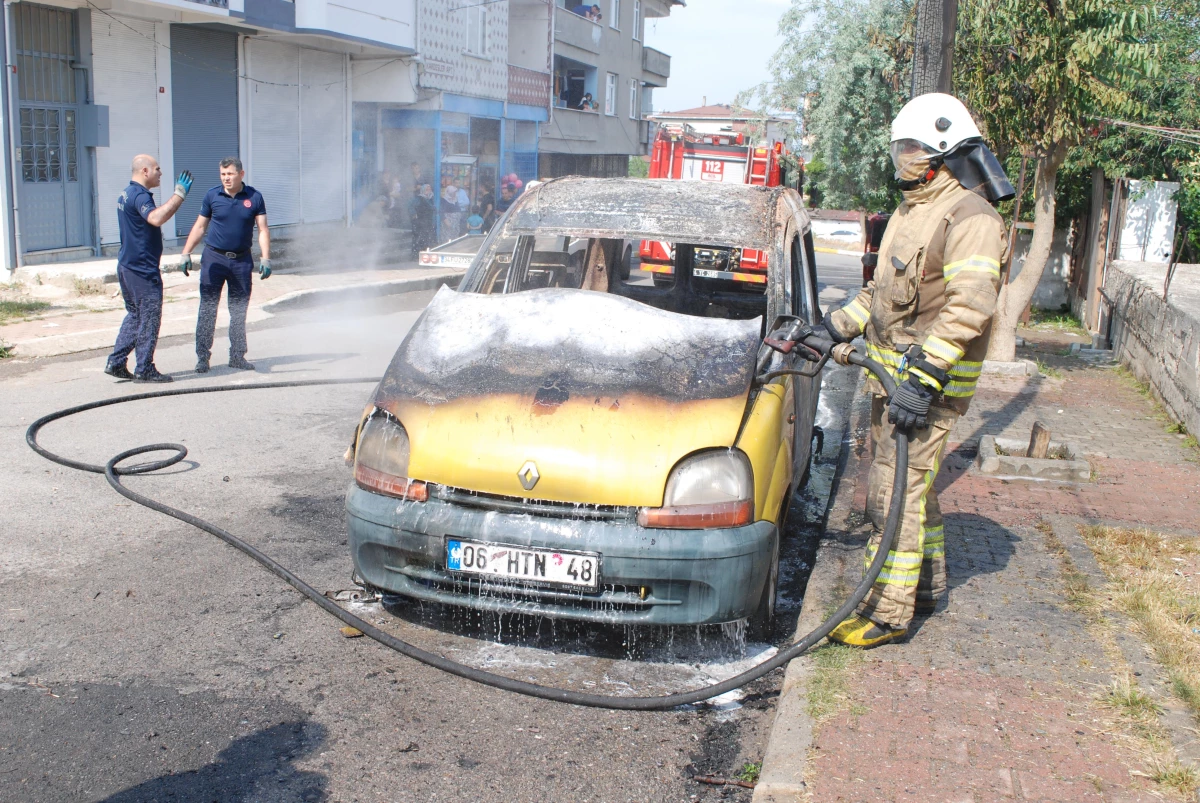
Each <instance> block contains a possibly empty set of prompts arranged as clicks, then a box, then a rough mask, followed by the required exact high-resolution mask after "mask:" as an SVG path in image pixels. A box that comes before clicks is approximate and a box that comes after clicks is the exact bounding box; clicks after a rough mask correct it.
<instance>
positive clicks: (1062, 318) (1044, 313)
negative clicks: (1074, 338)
mask: <svg viewBox="0 0 1200 803" xmlns="http://www.w3.org/2000/svg"><path fill="white" fill-rule="evenodd" d="M1029 328H1030V329H1037V330H1040V331H1043V332H1063V333H1064V334H1073V335H1080V336H1081V337H1087V336H1088V331H1087V329H1085V328H1083V324H1081V323H1080V322H1079V319H1078V318H1076V317H1075V316H1074V315H1072V314H1071V313H1070V312H1067V311H1065V310H1061V309H1060V310H1044V309H1035V310H1032V311H1031V312H1030V313H1029Z"/></svg>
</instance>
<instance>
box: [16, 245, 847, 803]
mask: <svg viewBox="0 0 1200 803" xmlns="http://www.w3.org/2000/svg"><path fill="white" fill-rule="evenodd" d="M821 256H822V257H826V258H827V260H828V263H830V264H829V266H828V267H827V265H826V261H827V260H826V259H822V261H821V262H820V263H819V266H820V268H821V271H822V279H823V281H824V280H825V278H826V276H828V277H829V278H828V280H829V281H830V282H837V281H842V279H840V278H838V277H841V275H842V273H845V272H846V271H847V270H848V268H847V266H846V265H840V267H838V268H836V269H835V266H834V265H833V264H832V263H833V262H834V261H835V260H842V261H845V262H854V260H851V259H849V258H844V257H833V256H832V255H821ZM852 278H853V282H854V285H856V284H857V281H858V278H857V275H855V276H853V277H852ZM852 286H853V285H852ZM838 292H842V291H838V290H837V289H836V288H833V287H830V288H827V289H826V290H825V292H824V293H823V298H825V299H826V300H827V301H829V300H834V298H833V297H834V296H837V294H838ZM842 297H844V292H842ZM428 298H429V294H411V295H407V296H398V297H393V298H390V299H384V300H381V301H379V302H377V303H375V304H371V305H363V304H361V303H358V304H355V305H353V307H349V308H342V309H338V308H326V309H323V310H320V311H319V312H306V313H292V314H289V315H286V316H282V317H278V318H275V319H272V320H270V321H267V322H265V323H263V324H260V325H258V326H256V327H252V328H251V333H250V343H251V354H250V355H249V356H250V357H251V359H253V360H254V361H255V363H256V365H257V366H258V370H257V371H256V372H255V373H253V374H249V373H237V372H232V371H229V370H228V369H225V368H214V371H213V372H212V373H211V374H209V375H207V376H205V377H199V376H196V375H195V374H192V373H191V371H190V368H191V366H192V365H193V363H194V356H193V354H192V350H191V344H190V342H176V343H164V344H163V345H162V346H161V347H160V350H159V354H158V358H157V364H158V366H159V368H160V370H163V371H167V372H171V373H174V374H175V375H176V377H177V384H176V386H179V385H183V386H194V385H204V384H223V383H227V382H231V381H236V382H244V383H246V384H253V383H255V382H261V381H274V380H281V379H304V378H315V377H331V376H337V377H351V376H375V375H378V374H379V373H381V372H382V370H383V368H384V367H385V366H386V363H387V361H388V359H389V358H390V356H391V354H392V352H393V350H394V348H395V346H396V345H397V344H398V343H399V341H400V339H401V338H402V337H403V335H404V333H405V332H406V331H407V329H408V327H409V326H410V325H411V324H412V322H413V321H414V320H415V318H416V316H417V314H419V311H420V309H421V308H422V307H423V305H424V303H425V302H426V301H427V300H428ZM217 347H218V349H221V348H224V341H223V340H221V339H218V344H217ZM102 367H103V356H102V355H98V354H94V353H93V354H90V355H76V356H75V357H71V358H60V359H55V360H45V361H37V362H32V363H21V362H17V361H12V360H9V361H5V362H4V363H0V386H2V387H3V399H4V405H3V408H2V409H0V489H3V491H2V493H3V495H4V505H3V509H2V510H0V645H2V646H0V711H3V712H4V715H3V716H0V785H2V788H3V789H4V791H3V793H0V798H3V799H4V800H14V801H63V800H72V801H121V803H132V801H162V800H184V801H207V800H219V801H297V800H330V801H347V802H349V801H384V800H389V801H393V800H394V801H400V800H403V801H409V800H412V801H426V800H456V801H459V800H489V801H506V800H514V801H516V800H523V801H529V800H547V801H550V800H553V801H576V800H578V801H601V800H603V801H625V800H630V801H659V800H662V801H688V800H720V799H734V800H747V799H748V798H749V793H748V792H746V791H745V790H734V789H732V788H725V789H721V788H714V787H711V786H705V785H701V784H698V783H696V782H695V781H693V780H691V776H692V775H693V774H704V773H714V774H718V775H733V774H736V773H737V772H738V771H739V770H740V769H741V768H742V767H743V766H744V765H745V763H746V762H753V761H758V760H760V759H761V756H762V752H763V747H764V744H765V739H766V736H767V732H768V729H769V726H770V721H771V712H772V710H773V705H774V700H775V697H776V695H777V692H778V684H779V681H780V678H781V672H776V673H774V674H773V675H771V676H768V677H767V678H765V679H763V680H762V681H760V682H758V683H756V684H754V685H753V686H752V687H750V688H748V689H746V690H744V691H743V692H742V693H741V694H735V695H731V696H730V697H729V698H727V699H724V700H720V701H717V703H716V704H714V705H707V706H701V707H696V708H693V709H690V710H686V711H673V712H669V713H617V712H608V711H597V710H591V709H580V708H575V707H570V706H564V705H560V704H555V703H548V702H541V701H536V700H530V699H526V698H523V697H518V696H514V695H509V694H505V693H502V692H499V691H495V690H492V689H490V688H486V687H482V686H478V685H474V684H471V683H468V682H466V681H462V680H458V679H455V678H452V677H448V676H444V675H442V674H440V673H438V672H436V671H434V670H432V669H429V668H427V667H424V666H421V665H419V664H416V663H414V662H412V661H410V660H408V659H405V658H402V657H400V656H397V655H395V654H391V653H389V652H388V651H386V650H385V649H383V648H381V647H380V646H379V645H377V644H375V643H374V642H371V641H369V640H367V639H363V638H359V639H347V638H344V637H343V636H342V635H341V634H340V632H339V629H338V623H336V622H335V621H334V620H332V619H331V618H329V617H328V616H326V615H325V614H324V613H322V612H320V611H319V610H318V609H316V607H315V606H313V605H311V604H308V603H306V602H304V601H302V599H301V598H300V596H299V595H298V594H297V593H295V592H294V591H292V590H291V589H290V588H289V587H287V586H285V585H283V584H282V583H281V582H279V581H278V580H276V579H275V578H273V577H271V576H269V575H267V574H266V573H265V572H264V571H262V570H261V569H259V568H258V567H257V566H256V565H255V564H253V563H251V562H250V561H249V560H247V559H245V558H244V557H243V556H241V555H240V554H238V553H236V552H234V551H233V550H231V549H230V548H228V547H226V546H225V545H224V544H222V543H220V542H219V541H217V540H216V539H214V538H212V537H211V536H208V535H206V534H204V533H201V532H199V531H197V530H194V529H192V528H190V527H188V526H186V525H184V524H182V523H179V522H176V521H173V520H171V519H168V518H165V517H163V516H160V515H158V514H156V513H154V512H152V511H149V510H146V509H144V508H141V507H138V506H134V505H132V504H131V503H129V502H127V501H126V500H125V499H123V498H122V497H120V496H118V495H116V494H115V493H113V492H112V491H111V489H109V488H108V486H107V484H106V483H105V481H104V479H103V477H100V476H95V475H85V474H80V473H78V472H74V471H71V470H69V469H66V468H61V467H59V466H56V465H53V464H50V463H48V462H46V461H44V460H42V459H41V458H40V457H38V456H37V455H35V454H34V453H33V452H31V451H30V450H29V449H28V448H27V447H26V446H25V444H24V430H25V428H26V427H27V426H28V424H29V423H30V422H31V421H32V420H33V419H34V418H36V417H38V416H39V415H42V414H43V413H45V412H47V411H50V410H53V409H57V408H60V407H65V406H69V405H73V404H77V403H80V402H82V401H88V400H93V399H98V398H104V397H107V396H110V395H116V394H130V393H134V392H138V391H141V390H143V389H144V386H141V385H137V386H135V385H131V384H117V383H114V382H113V381H112V380H111V379H109V378H108V377H106V376H104V375H103V374H102V373H101V369H102ZM852 384H853V381H852V378H851V374H850V372H849V371H847V370H844V369H843V370H835V371H832V372H830V373H829V374H828V375H827V377H826V396H825V398H824V401H823V405H822V420H821V422H822V423H823V424H824V425H825V426H827V427H829V428H830V429H831V431H833V430H834V429H836V427H837V426H838V423H837V422H838V421H839V420H840V415H841V413H840V412H839V411H840V410H842V409H843V408H844V407H845V401H846V397H847V395H848V394H849V392H850V387H851V386H852ZM369 391H370V386H369V385H356V386H340V387H328V388H308V389H299V390H264V391H258V392H255V391H249V392H244V393H236V394H217V395H213V396H201V397H191V398H180V399H170V400H163V401H157V402H156V401H150V402H135V403H132V404H130V405H127V406H122V407H119V408H115V409H107V410H101V411H96V412H93V413H89V414H86V415H84V416H81V417H79V418H76V419H72V420H69V421H67V422H62V423H59V424H55V425H51V427H50V428H49V429H47V430H46V432H45V436H44V443H45V445H46V446H47V447H48V448H50V449H53V450H55V451H59V452H62V453H66V454H68V455H71V456H74V457H77V458H81V459H85V460H88V461H92V462H104V460H105V459H106V458H107V457H109V456H111V455H112V454H115V453H116V452H118V451H120V450H123V449H125V448H129V447H131V446H134V445H139V444H143V443H151V442H159V441H181V442H183V443H185V444H186V445H187V446H188V448H189V449H190V450H191V453H190V456H189V460H188V461H187V462H185V463H182V464H180V465H179V466H176V467H175V468H174V469H171V470H169V471H167V472H164V473H163V474H161V475H156V476H148V477H141V478H132V479H130V480H129V481H128V482H129V484H130V485H131V486H132V487H134V488H136V489H138V490H140V491H143V492H145V493H148V494H150V495H153V496H155V497H157V498H160V499H162V500H164V501H166V502H168V503H170V504H173V505H175V506H178V507H182V508H185V509H187V510H189V511H192V512H194V513H196V514H198V515H201V516H204V517H206V518H209V519H211V520H213V521H215V522H217V523H219V524H221V525H222V526H224V527H226V528H228V529H230V530H232V531H234V532H236V533H238V534H241V535H243V536H245V537H246V538H247V539H248V540H250V541H252V542H253V543H255V544H256V545H258V546H259V547H261V548H262V549H263V550H265V551H266V552H268V553H269V554H271V555H273V556H275V557H276V558H278V559H280V560H281V561H282V562H283V563H284V564H286V565H288V566H289V567H291V568H293V569H294V570H295V571H297V573H298V574H299V575H301V576H302V577H304V578H305V579H306V580H308V581H309V582H310V583H312V584H313V585H314V586H316V587H317V588H318V589H321V590H329V591H339V590H345V589H349V588H351V583H350V579H349V574H350V563H349V557H348V555H347V552H346V547H345V525H344V519H343V512H342V497H343V493H344V490H345V487H346V485H347V483H348V481H349V473H348V470H347V469H346V468H345V467H344V466H343V464H342V461H341V455H342V452H343V451H344V449H345V447H346V445H347V443H348V441H349V439H350V437H351V435H352V432H353V429H354V426H355V423H356V421H357V417H358V414H359V412H360V411H361V409H362V406H363V405H364V404H365V403H366V401H367V395H368V392H369ZM826 446H827V448H826V450H825V452H824V453H823V454H822V455H821V457H820V458H819V459H818V462H817V464H816V466H815V467H814V474H813V482H812V483H811V484H810V489H809V491H808V492H806V494H805V495H804V496H802V497H798V498H797V499H796V501H795V505H796V510H795V511H794V514H797V515H793V516H792V520H793V524H792V527H791V533H790V537H789V538H788V539H787V542H786V546H785V551H784V567H783V575H782V577H783V580H782V587H781V592H780V610H781V616H780V622H779V624H778V626H777V632H776V639H775V641H776V643H782V642H783V641H785V640H787V639H788V638H790V636H791V627H790V626H789V625H790V624H794V621H795V616H796V613H797V612H798V610H799V602H800V593H801V591H802V587H803V581H804V577H805V572H806V568H807V566H806V562H805V560H806V556H807V552H806V547H807V546H808V545H810V544H811V543H812V539H811V535H812V534H813V533H814V532H815V528H816V527H818V526H819V518H820V514H821V511H822V510H823V506H824V497H825V495H827V493H828V486H829V482H830V481H831V479H832V474H833V470H834V467H835V465H836V454H837V451H836V448H831V447H836V444H830V443H828V442H827V444H826ZM354 608H355V610H356V612H359V613H360V614H363V615H366V616H367V617H368V618H370V619H372V620H373V621H376V622H377V623H379V624H380V625H382V626H383V627H385V628H386V629H388V630H391V631H392V632H394V633H397V634H398V635H400V636H401V637H402V638H405V639H407V640H410V641H412V642H414V643H416V644H418V645H420V646H422V647H425V648H426V649H431V650H436V651H439V652H442V653H444V654H446V655H449V656H451V657H454V658H456V659H458V660H461V661H464V662H467V663H470V664H473V665H476V666H480V667H486V668H489V669H492V670H494V671H499V672H503V673H507V674H511V675H513V676H515V677H522V678H529V679H533V680H537V681H540V682H545V683H553V684H556V685H567V686H574V687H576V688H585V689H589V690H599V691H611V692H614V693H620V692H622V691H628V690H629V689H634V690H636V691H637V692H638V693H643V694H655V693H664V692H668V691H673V690H677V689H680V688H691V687H694V686H696V685H700V684H702V683H704V682H706V681H711V680H712V679H715V678H722V677H727V676H729V675H731V674H734V673H736V672H738V671H741V670H742V669H744V668H745V667H747V666H748V665H749V664H751V663H753V662H757V661H758V660H761V659H762V658H764V657H766V655H768V654H770V652H771V651H772V650H773V649H774V648H775V647H774V645H767V644H746V643H745V642H744V641H742V640H741V639H740V638H739V637H738V634H737V633H736V632H732V631H730V630H728V629H726V630H725V631H723V630H721V629H716V628H714V629H705V630H696V629H688V630H686V631H682V630H679V629H677V630H674V631H666V632H655V633H642V632H638V631H628V632H626V631H623V630H619V629H612V628H593V627H563V626H561V625H559V626H553V625H552V623H549V622H545V621H538V620H527V619H519V618H517V619H514V618H513V617H505V618H502V619H501V618H497V617H490V616H485V617H480V616H463V615H456V614H454V613H448V612H446V611H441V610H436V609H433V608H426V607H418V606H414V607H411V608H404V609H400V610H384V609H382V608H381V607H379V606H378V605H375V604H372V605H355V606H354Z"/></svg>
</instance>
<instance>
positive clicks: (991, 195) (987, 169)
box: [891, 92, 1016, 203]
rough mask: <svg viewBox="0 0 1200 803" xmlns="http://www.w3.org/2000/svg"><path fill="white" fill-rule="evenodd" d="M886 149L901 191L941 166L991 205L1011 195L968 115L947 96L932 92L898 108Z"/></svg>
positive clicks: (1004, 177)
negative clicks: (890, 145)
mask: <svg viewBox="0 0 1200 803" xmlns="http://www.w3.org/2000/svg"><path fill="white" fill-rule="evenodd" d="M891 151H892V164H893V165H894V166H895V168H896V180H897V181H899V182H901V187H902V188H905V189H908V188H911V187H913V186H916V185H918V184H922V183H924V181H927V180H928V178H929V177H930V175H931V173H932V171H935V170H936V169H937V167H938V166H939V165H941V164H944V165H946V167H947V168H948V169H949V170H950V172H951V174H953V175H954V177H955V178H956V179H958V182H959V183H960V184H962V185H963V186H964V187H966V188H967V189H969V190H975V191H976V192H979V193H980V194H982V195H983V196H984V197H985V198H987V199H988V200H989V201H990V202H992V203H996V202H997V201H1004V200H1007V199H1009V198H1012V197H1013V196H1014V195H1016V191H1015V190H1014V189H1013V186H1012V184H1011V183H1010V182H1009V180H1008V177H1007V176H1006V175H1005V173H1004V168H1003V167H1001V165H1000V162H999V160H997V159H996V156H995V154H993V153H992V152H991V150H990V149H989V148H988V146H987V145H986V144H985V143H984V141H983V135H982V134H980V133H979V128H978V126H976V125H975V121H974V120H973V119H971V113H970V112H969V111H967V107H966V106H964V105H963V103H962V101H960V100H959V99H958V98H956V97H953V96H951V95H946V94H942V93H940V92H932V93H930V94H927V95H920V96H919V97H915V98H913V99H912V100H910V101H909V102H908V103H906V104H904V108H902V109H901V110H900V113H899V114H897V115H896V119H895V120H893V121H892V147H891ZM905 185H908V186H907V187H906V186H905Z"/></svg>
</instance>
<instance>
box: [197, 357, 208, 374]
mask: <svg viewBox="0 0 1200 803" xmlns="http://www.w3.org/2000/svg"><path fill="white" fill-rule="evenodd" d="M196 373H198V374H207V373H208V360H196Z"/></svg>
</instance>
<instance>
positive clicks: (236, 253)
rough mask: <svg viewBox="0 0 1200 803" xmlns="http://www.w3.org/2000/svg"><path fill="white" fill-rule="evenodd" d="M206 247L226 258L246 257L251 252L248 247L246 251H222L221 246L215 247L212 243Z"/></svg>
mask: <svg viewBox="0 0 1200 803" xmlns="http://www.w3.org/2000/svg"><path fill="white" fill-rule="evenodd" d="M205 248H208V249H211V250H212V251H214V252H216V253H218V254H220V255H221V256H223V257H225V258H226V259H237V258H238V257H244V256H246V255H247V254H249V253H250V250H249V249H246V250H245V251H222V250H221V249H220V248H213V247H212V246H211V245H207V246H205Z"/></svg>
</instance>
